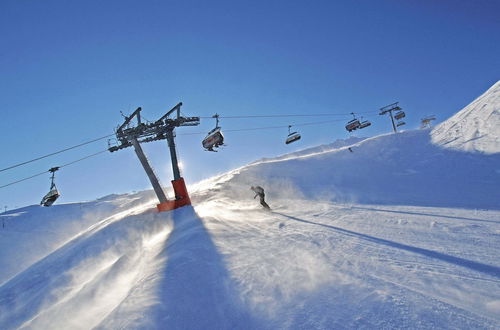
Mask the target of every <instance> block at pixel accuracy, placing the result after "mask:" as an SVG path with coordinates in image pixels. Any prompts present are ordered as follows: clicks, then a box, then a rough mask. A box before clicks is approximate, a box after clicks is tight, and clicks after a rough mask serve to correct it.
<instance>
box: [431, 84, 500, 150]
mask: <svg viewBox="0 0 500 330" xmlns="http://www.w3.org/2000/svg"><path fill="white" fill-rule="evenodd" d="M432 140H433V141H434V143H436V144H438V145H442V146H444V147H447V148H454V149H460V150H465V151H475V152H484V153H500V81H498V82H497V83H496V84H494V85H493V86H492V87H491V88H490V89H488V90H487V91H486V92H485V93H484V94H483V95H481V96H480V97H478V98H477V99H476V100H474V101H473V102H472V103H471V104H469V105H468V106H466V107H465V108H463V109H462V110H460V111H459V112H458V113H456V114H455V115H453V116H452V117H451V118H449V119H448V120H446V121H445V122H443V123H441V124H439V125H438V126H436V128H434V130H433V132H432Z"/></svg>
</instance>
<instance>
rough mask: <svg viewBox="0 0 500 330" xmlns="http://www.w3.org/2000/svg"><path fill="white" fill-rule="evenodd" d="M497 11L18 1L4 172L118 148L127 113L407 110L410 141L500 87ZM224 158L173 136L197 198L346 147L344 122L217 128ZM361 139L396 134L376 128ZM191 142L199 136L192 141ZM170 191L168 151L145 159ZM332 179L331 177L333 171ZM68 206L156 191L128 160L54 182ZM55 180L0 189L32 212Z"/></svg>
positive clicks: (409, 5)
mask: <svg viewBox="0 0 500 330" xmlns="http://www.w3.org/2000/svg"><path fill="white" fill-rule="evenodd" d="M498 12H500V3H499V2H498V1H486V0H479V1H460V0H457V1H395V0H394V1H389V0H385V1H364V0H361V1H347V0H346V1H79V2H77V1H50V0H49V1H43V2H42V1H10V0H4V1H2V2H1V3H0V18H1V19H0V31H1V32H0V33H1V36H2V38H1V44H0V69H1V75H0V100H1V102H2V110H1V114H2V120H0V132H1V134H2V139H1V142H0V144H1V150H2V157H1V158H0V168H5V167H7V166H10V165H13V164H16V163H19V162H22V161H25V160H29V159H32V158H35V157H38V156H41V155H45V154H48V153H51V152H54V151H57V150H60V149H63V148H65V147H69V146H72V145H76V144H78V143H81V142H84V141H87V140H91V139H93V138H96V137H100V136H104V135H107V134H111V133H113V130H114V128H116V127H117V126H118V125H119V124H121V122H122V117H121V116H120V111H123V112H124V113H131V112H132V111H133V110H135V109H136V108H137V107H139V106H141V107H142V109H143V111H142V113H143V116H144V117H146V118H147V119H150V120H154V119H157V118H159V117H160V116H162V115H163V114H164V113H165V112H166V111H167V110H169V109H170V108H171V107H172V106H174V105H175V104H177V103H178V102H181V101H182V102H183V104H184V105H183V107H182V111H183V113H184V114H185V115H189V116H202V117H207V116H211V115H213V114H214V113H219V114H220V115H221V116H238V115H239V116H245V115H280V114H281V115H285V114H318V113H332V114H346V113H347V114H348V113H350V112H352V111H354V112H367V111H377V109H378V108H380V107H381V106H384V105H386V104H388V103H392V102H395V101H399V102H400V104H401V106H402V107H403V108H404V109H405V110H406V112H407V118H406V119H407V120H406V122H407V123H408V125H407V128H408V129H410V128H416V127H418V126H419V120H420V118H422V117H423V116H426V115H430V114H434V115H436V116H437V118H438V121H441V120H445V119H447V118H448V117H450V116H451V115H452V114H454V113H455V112H457V111H458V110H460V109H461V108H462V107H464V106H465V105H467V104H468V103H470V102H471V101H472V100H473V99H474V98H476V97H477V96H479V95H480V94H481V93H483V92H484V91H485V90H486V89H488V88H489V87H490V86H491V85H492V84H494V83H495V82H496V81H497V80H498V79H499V77H500V21H499V20H498V17H496V16H497V15H498ZM339 119H342V120H343V121H339V122H330V123H324V124H321V125H311V126H303V127H297V129H299V130H300V132H301V133H302V140H300V141H299V142H297V143H295V144H292V145H288V146H287V145H285V144H284V143H283V141H284V138H285V137H286V134H287V129H286V128H282V129H272V130H257V131H249V132H227V133H226V143H227V147H225V148H224V149H223V150H221V151H220V152H218V153H209V152H205V151H203V150H202V147H201V140H202V139H203V137H204V133H205V132H208V131H209V130H210V129H211V128H212V127H213V126H214V125H215V122H214V121H213V120H211V119H202V121H201V125H200V126H199V127H187V128H181V129H178V131H177V134H178V136H177V146H178V151H179V156H180V158H181V160H182V162H183V164H184V169H183V176H184V178H185V179H186V181H187V182H188V183H194V182H196V181H198V180H200V179H203V178H207V177H210V176H212V175H214V174H217V173H222V172H225V171H227V170H229V169H232V168H235V167H238V166H241V165H244V164H246V163H248V162H251V161H253V160H256V159H259V158H262V157H272V156H275V155H279V154H283V153H286V152H290V151H296V150H298V149H302V148H305V147H310V146H315V145H318V144H323V143H329V142H333V141H334V140H336V139H339V138H347V137H348V136H349V133H348V132H347V131H345V129H344V128H343V126H344V124H345V122H344V119H345V121H347V120H348V119H349V116H336V117H331V118H330V117H328V118H325V117H320V118H314V117H307V118H301V117H291V118H290V117H282V118H265V119H264V118H260V119H244V120H242V119H229V118H227V119H222V120H221V126H222V128H223V130H224V129H226V130H230V129H241V128H247V127H265V126H286V125H288V124H300V123H306V122H315V121H327V120H339ZM368 119H370V120H372V122H373V125H372V126H371V127H368V128H366V129H364V130H362V131H359V132H356V133H353V135H356V136H373V135H377V134H381V133H385V132H389V131H390V129H391V127H390V122H389V120H388V119H387V118H385V117H381V116H378V115H376V114H375V115H373V117H368ZM186 133H200V134H193V135H185V134H186ZM106 148H107V143H106V141H101V142H97V143H94V144H90V145H87V146H85V147H82V148H78V149H75V150H72V151H70V152H67V153H63V154H60V155H57V156H54V157H51V158H47V159H44V160H41V161H38V162H33V163H31V164H29V165H26V166H21V167H18V168H15V169H13V170H9V171H3V172H0V185H3V184H6V183H9V182H12V181H15V180H17V179H21V178H25V177H28V176H31V175H33V174H36V173H39V172H42V171H44V170H47V169H49V168H50V167H52V166H57V165H60V164H64V163H68V162H70V161H73V160H76V159H79V158H81V157H83V156H86V155H88V154H91V153H94V152H97V151H101V150H105V149H106ZM144 148H145V150H146V152H147V153H148V156H149V157H150V160H151V163H152V165H153V166H154V167H155V169H156V171H157V173H158V175H159V176H160V178H161V180H162V182H163V184H168V182H169V181H170V180H171V179H172V174H171V170H170V163H169V154H168V148H167V147H166V142H155V143H149V144H147V145H145V146H144ZM332 170H334V169H332ZM56 183H57V185H58V187H59V189H60V190H61V192H62V194H63V195H62V197H61V198H60V200H59V201H60V202H72V201H79V200H91V199H95V198H98V197H101V196H103V195H106V194H110V193H124V192H128V191H133V190H143V189H149V188H150V184H149V181H148V180H147V177H146V175H145V173H144V171H143V170H142V168H141V166H140V164H139V162H138V160H137V159H136V157H135V154H134V152H133V150H132V149H131V148H129V149H125V150H121V151H120V152H117V153H113V154H111V153H105V154H102V155H99V156H96V157H93V158H91V159H88V160H86V161H82V162H79V163H77V164H74V165H72V166H68V167H65V168H63V169H62V170H61V171H60V172H58V173H57V180H56ZM48 186H49V175H48V174H47V175H46V176H38V177H36V178H34V179H31V180H27V181H24V182H22V183H19V184H16V185H12V186H9V187H6V188H2V189H0V206H2V208H3V206H4V205H6V206H7V207H8V208H13V207H20V206H24V205H29V204H37V203H39V200H40V198H41V197H42V196H43V194H44V193H45V192H46V191H47V190H48Z"/></svg>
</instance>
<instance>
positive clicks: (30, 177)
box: [0, 149, 108, 189]
mask: <svg viewBox="0 0 500 330" xmlns="http://www.w3.org/2000/svg"><path fill="white" fill-rule="evenodd" d="M107 151H108V150H107V149H106V150H103V151H99V152H96V153H93V154H91V155H88V156H85V157H83V158H80V159H77V160H74V161H72V162H69V163H66V164H64V165H61V166H59V168H63V167H65V166H69V165H72V164H74V163H78V162H81V161H82V160H85V159H88V158H90V157H94V156H97V155H99V154H102V153H104V152H107ZM47 172H50V170H49V171H43V172H41V173H37V174H35V175H32V176H29V177H27V178H24V179H20V180H17V181H14V182H11V183H7V184H5V185H3V186H0V189H1V188H5V187H8V186H11V185H13V184H16V183H19V182H23V181H26V180H29V179H32V178H35V177H37V176H40V175H43V174H46V173H47Z"/></svg>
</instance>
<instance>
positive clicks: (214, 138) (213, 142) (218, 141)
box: [201, 114, 224, 152]
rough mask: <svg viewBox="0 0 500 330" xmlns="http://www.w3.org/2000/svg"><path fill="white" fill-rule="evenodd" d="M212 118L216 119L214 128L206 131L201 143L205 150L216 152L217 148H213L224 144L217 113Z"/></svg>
mask: <svg viewBox="0 0 500 330" xmlns="http://www.w3.org/2000/svg"><path fill="white" fill-rule="evenodd" d="M212 118H215V119H216V124H215V128H214V129H213V130H211V131H210V132H208V134H207V136H206V137H205V138H204V139H203V141H202V143H201V144H202V145H203V148H205V150H207V151H214V152H216V151H217V150H214V148H218V147H220V146H221V145H223V144H224V135H222V131H221V127H219V115H218V114H215V115H214V116H212Z"/></svg>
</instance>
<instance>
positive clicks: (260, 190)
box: [250, 186, 271, 210]
mask: <svg viewBox="0 0 500 330" xmlns="http://www.w3.org/2000/svg"><path fill="white" fill-rule="evenodd" d="M250 189H252V190H253V191H254V192H255V196H253V199H255V197H257V196H259V198H260V205H262V206H263V207H264V208H265V209H268V210H270V209H271V208H270V207H269V205H267V203H266V201H265V200H264V198H265V197H266V194H265V193H264V188H262V187H261V186H252V187H251V188H250Z"/></svg>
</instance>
